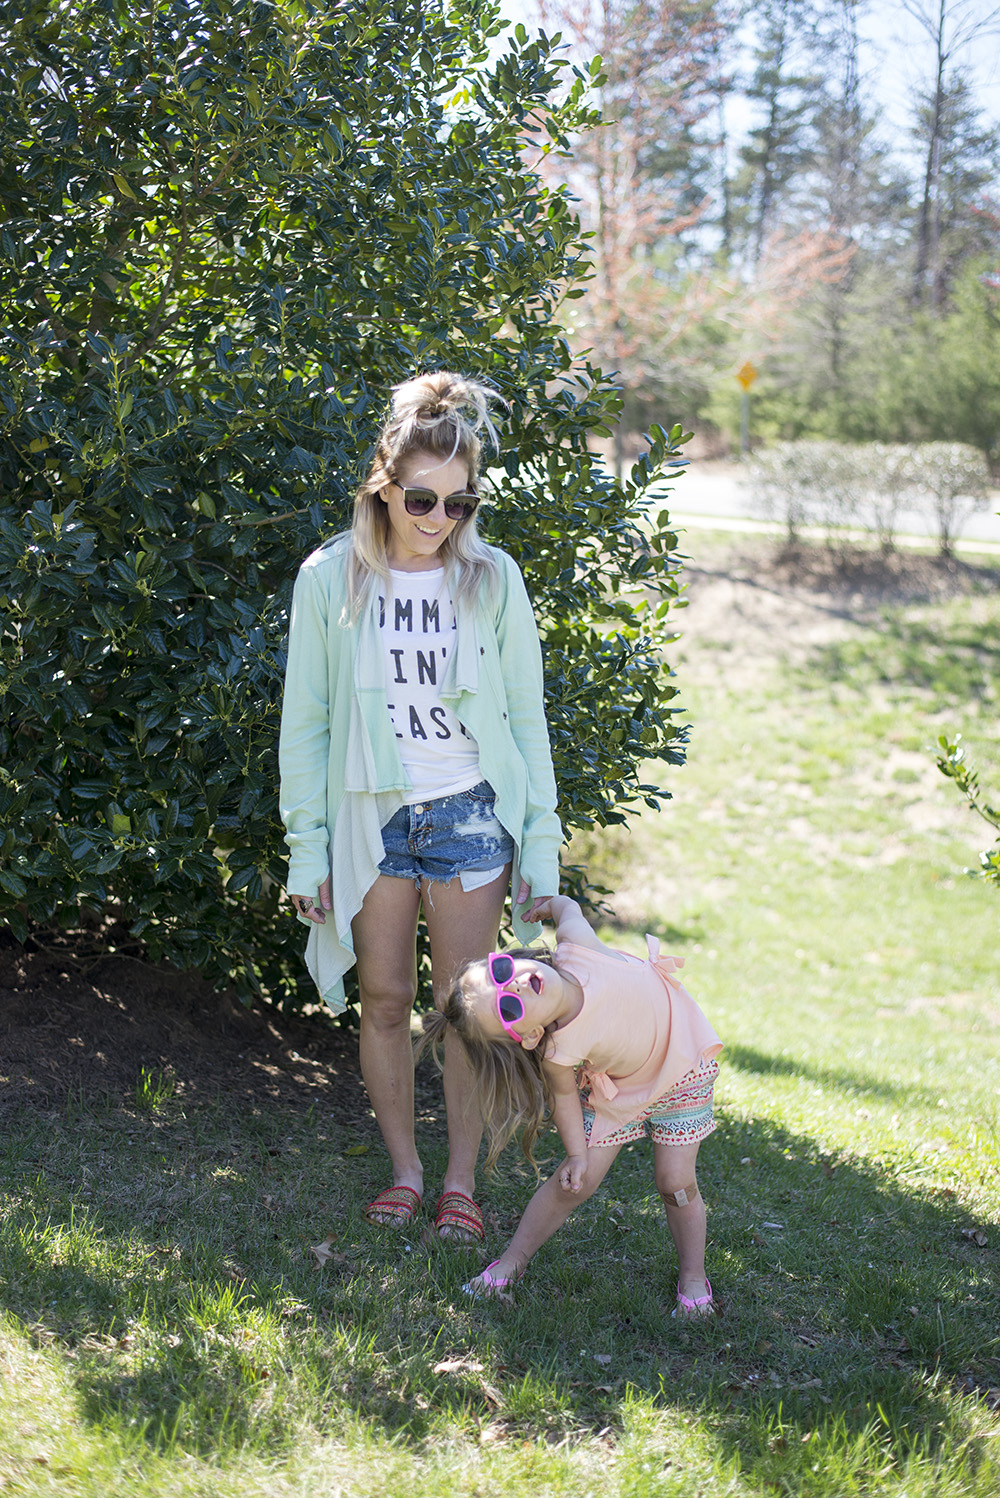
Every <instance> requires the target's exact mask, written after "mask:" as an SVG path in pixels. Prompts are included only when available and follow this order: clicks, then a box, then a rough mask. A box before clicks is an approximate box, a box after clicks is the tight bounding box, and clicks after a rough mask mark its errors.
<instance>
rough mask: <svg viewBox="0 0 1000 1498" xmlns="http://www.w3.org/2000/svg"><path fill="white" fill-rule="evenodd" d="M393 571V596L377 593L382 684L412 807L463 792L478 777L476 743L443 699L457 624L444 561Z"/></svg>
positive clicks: (407, 800)
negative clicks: (421, 569) (424, 568)
mask: <svg viewBox="0 0 1000 1498" xmlns="http://www.w3.org/2000/svg"><path fill="white" fill-rule="evenodd" d="M390 576H391V578H392V593H391V596H390V597H389V598H385V597H380V598H379V624H380V626H381V629H382V643H383V647H384V649H385V684H386V689H387V694H388V698H389V716H390V717H391V718H392V724H393V727H394V728H395V730H396V737H397V739H398V740H399V752H400V756H401V758H402V761H403V768H404V769H405V770H406V773H407V775H408V776H409V777H410V782H411V784H412V786H413V790H412V791H411V792H409V793H408V794H407V795H406V796H405V797H404V802H405V804H406V805H408V806H414V805H416V804H417V803H419V802H421V801H432V800H434V799H435V798H436V797H438V796H454V795H457V793H458V792H459V791H467V790H468V789H469V787H470V786H473V785H476V784H477V783H478V782H479V781H480V780H482V778H483V777H482V773H481V771H480V769H479V745H478V744H477V743H476V741H475V739H474V738H473V737H472V735H471V734H469V733H467V732H466V731H465V729H464V728H463V727H462V725H461V723H460V722H459V721H458V719H457V717H456V716H455V714H454V712H453V711H452V709H451V708H450V707H448V706H447V705H446V704H445V703H444V702H442V701H441V682H442V680H443V679H444V673H445V668H446V666H447V664H448V661H449V659H450V652H451V650H452V649H453V642H454V640H455V627H456V626H455V606H454V604H453V603H452V600H451V599H450V598H449V597H448V591H447V587H446V585H445V574H444V568H443V567H439V568H437V569H436V570H435V571H433V572H395V571H393V572H391V573H390Z"/></svg>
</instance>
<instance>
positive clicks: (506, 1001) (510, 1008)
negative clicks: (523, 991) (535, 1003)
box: [497, 993, 524, 1025]
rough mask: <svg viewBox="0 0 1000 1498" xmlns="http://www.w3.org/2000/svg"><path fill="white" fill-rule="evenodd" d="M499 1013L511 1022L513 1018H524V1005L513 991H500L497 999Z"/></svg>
mask: <svg viewBox="0 0 1000 1498" xmlns="http://www.w3.org/2000/svg"><path fill="white" fill-rule="evenodd" d="M497 1003H498V1005H499V1007H500V1013H501V1014H502V1015H503V1017H504V1019H505V1020H506V1021H507V1023H508V1024H509V1025H510V1024H513V1023H514V1021H515V1020H519V1019H524V1005H523V1004H522V1003H521V1000H520V999H519V998H518V997H517V994H514V993H502V994H501V995H500V997H499V999H498V1000H497Z"/></svg>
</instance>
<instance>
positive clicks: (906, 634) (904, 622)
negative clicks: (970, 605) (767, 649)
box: [799, 612, 1000, 707]
mask: <svg viewBox="0 0 1000 1498" xmlns="http://www.w3.org/2000/svg"><path fill="white" fill-rule="evenodd" d="M799 669H800V671H801V672H802V673H803V674H806V675H808V677H809V678H810V679H812V678H813V677H815V676H818V677H820V678H821V679H822V680H824V681H828V682H835V683H840V684H844V685H848V686H853V687H856V688H858V687H865V686H869V685H871V684H872V683H873V682H879V683H881V684H883V685H888V686H896V687H902V688H906V689H907V690H909V691H911V692H920V693H923V694H925V695H926V696H927V697H928V699H929V703H928V705H929V706H930V707H933V706H935V705H940V706H954V705H955V704H956V703H967V702H974V701H980V702H982V701H989V700H991V699H995V698H996V696H997V693H998V691H1000V634H998V624H997V621H996V620H985V621H982V622H978V623H977V622H974V621H972V620H969V619H967V618H966V619H961V620H958V619H954V620H951V621H948V620H947V619H943V618H942V617H941V616H940V614H936V615H935V618H934V620H933V621H932V622H929V621H924V620H920V619H912V618H907V617H906V616H905V615H900V614H898V613H894V612H893V613H886V614H884V615H883V616H882V618H881V620H880V622H879V628H878V632H877V633H872V634H870V635H866V636H865V637H864V638H860V639H851V640H840V641H836V642H831V643H829V644H826V645H821V646H818V647H817V648H815V649H814V650H813V651H812V652H811V653H810V655H809V658H808V661H807V663H806V664H805V665H804V666H802V667H800V668H799Z"/></svg>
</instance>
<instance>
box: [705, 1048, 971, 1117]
mask: <svg viewBox="0 0 1000 1498" xmlns="http://www.w3.org/2000/svg"><path fill="white" fill-rule="evenodd" d="M725 1059H726V1064H727V1065H728V1066H732V1067H735V1069H736V1070H737V1071H742V1072H752V1073H755V1074H757V1075H759V1076H768V1077H801V1078H803V1079H804V1080H806V1081H809V1082H816V1083H818V1084H819V1085H820V1086H821V1087H831V1088H835V1089H836V1090H837V1091H839V1092H844V1093H846V1094H847V1095H848V1097H851V1098H862V1097H872V1098H882V1099H884V1100H885V1101H886V1102H889V1103H899V1104H900V1105H901V1106H902V1105H904V1104H906V1103H913V1102H922V1103H924V1104H929V1105H930V1106H932V1107H933V1106H934V1105H935V1104H936V1102H937V1100H938V1098H939V1097H940V1095H941V1089H940V1088H937V1089H935V1090H934V1091H931V1090H930V1089H928V1088H925V1087H915V1086H901V1085H894V1084H893V1083H892V1082H882V1081H879V1080H878V1079H877V1078H875V1077H870V1076H865V1074H864V1073H863V1072H859V1071H847V1070H844V1069H843V1068H841V1067H837V1066H809V1065H807V1064H806V1063H805V1062H803V1061H797V1060H792V1059H791V1058H790V1057H786V1056H769V1055H768V1054H767V1053H766V1052H764V1051H756V1050H754V1048H753V1047H752V1046H746V1045H727V1046H726V1051H725Z"/></svg>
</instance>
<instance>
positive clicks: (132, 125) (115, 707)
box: [0, 0, 683, 1004]
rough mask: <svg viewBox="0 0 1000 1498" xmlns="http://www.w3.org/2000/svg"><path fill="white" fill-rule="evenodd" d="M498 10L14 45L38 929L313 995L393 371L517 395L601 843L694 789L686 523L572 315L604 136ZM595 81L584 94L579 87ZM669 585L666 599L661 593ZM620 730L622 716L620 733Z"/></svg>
mask: <svg viewBox="0 0 1000 1498" xmlns="http://www.w3.org/2000/svg"><path fill="white" fill-rule="evenodd" d="M495 14H496V12H495V8H494V7H493V6H492V4H490V3H476V0H473V3H472V4H471V5H470V6H468V7H464V8H462V9H461V10H459V9H455V10H448V9H445V8H441V9H439V8H430V9H429V8H427V7H424V6H422V5H421V4H419V3H418V0H402V3H393V4H389V3H388V0H363V3H360V4H354V5H351V6H346V7H343V6H336V5H333V4H327V3H317V4H308V3H305V4H304V3H299V0H294V3H293V0H273V3H268V4H265V3H251V0H229V3H225V4H223V3H221V0H194V3H191V0H162V3H159V4H157V5H156V6H151V7H142V8H139V7H129V6H123V5H121V4H117V3H114V4H113V3H111V0H62V3H59V4H56V3H49V4H39V3H35V4H30V3H29V4H28V5H27V6H26V7H25V8H24V9H23V11H22V13H21V18H20V19H19V20H18V21H17V22H16V23H15V24H13V25H12V26H11V27H10V28H9V30H8V32H7V34H6V36H5V48H4V52H3V56H2V58H0V163H2V165H0V259H2V275H3V279H4V283H5V286H6V287H7V289H8V292H9V314H10V315H9V319H8V327H7V331H6V332H5V334H4V335H3V343H2V366H0V493H2V499H0V607H2V610H3V614H2V625H0V628H2V666H0V697H2V699H3V712H2V715H0V840H2V841H0V909H2V910H3V912H4V914H5V916H6V918H7V920H8V921H9V923H10V925H11V927H12V929H13V930H14V932H15V934H16V935H17V936H18V937H19V938H20V939H22V940H24V939H25V938H26V937H27V936H28V935H29V934H34V935H35V936H36V937H38V938H39V939H42V938H44V933H45V932H47V931H51V930H52V929H53V928H54V927H55V926H57V925H65V926H76V925H78V924H79V923H80V921H81V919H84V920H86V921H89V923H90V924H91V926H92V927H93V928H94V930H95V931H96V933H97V939H98V941H99V942H103V943H105V944H106V943H108V942H115V943H119V942H121V941H131V942H135V943H140V944H141V946H142V949H143V950H144V951H146V952H147V953H148V954H149V955H150V956H151V957H153V958H154V959H158V958H161V957H164V958H169V959H170V960H171V961H173V962H174V963H176V964H177V965H178V966H180V967H182V968H187V967H199V968H201V969H202V970H203V972H204V973H205V974H206V975H207V976H208V977H210V978H211V979H212V980H213V981H215V982H216V983H218V984H224V983H229V982H234V983H235V984H236V986H237V988H238V989H239V991H240V992H241V993H242V994H243V995H245V996H249V995H251V994H253V993H262V994H263V995H265V996H266V997H268V998H271V999H272V1000H273V999H280V1000H282V1001H283V1002H285V1003H288V1004H292V1003H296V1002H299V1001H300V1000H302V999H303V998H305V997H308V996H309V995H308V994H307V992H306V990H305V988H304V987H303V986H300V974H301V965H300V958H299V955H298V948H299V946H300V942H299V940H298V937H299V934H300V933H299V932H298V929H297V928H296V927H295V925H294V923H293V922H292V920H291V919H290V917H289V916H288V915H287V914H285V913H284V912H283V910H282V907H281V898H280V886H281V882H282V879H283V873H284V857H283V844H282V836H281V828H280V826H279V824H278V821H277V817H276V778H277V772H276V756H275V741H276V728H277V715H278V709H279V701H280V692H281V679H282V670H283V664H284V661H283V648H284V634H285V629H286V617H287V616H286V611H287V605H288V601H289V596H290V589H291V583H292V580H293V577H294V574H295V571H296V568H297V566H298V563H299V561H300V560H301V558H302V557H303V556H305V555H306V554H307V553H308V552H309V551H310V550H311V549H312V548H313V547H314V546H315V545H316V544H317V543H318V541H320V540H321V539H323V538H324V537H326V536H328V535H329V534H331V533H332V532H334V531H336V530H338V529H340V528H341V527H343V525H344V524H345V523H346V520H347V518H348V514H349V502H350V498H351V494H352V490H353V487H354V485H355V483H356V481H357V478H358V477H359V473H360V469H361V468H362V467H363V466H364V462H365V458H366V454H367V451H368V450H369V449H370V445H371V443H372V440H373V436H374V432H375V429H376V426H377V423H378V420H379V418H380V416H381V414H382V409H383V406H384V402H385V398H386V396H387V394H388V390H389V387H390V386H391V385H392V384H394V383H395V382H396V381H398V380H400V379H403V378H405V377H406V376H408V375H409V374H411V373H412V372H413V371H414V370H416V369H419V368H434V367H443V366H452V367H454V366H458V367H460V368H463V369H467V370H469V371H470V372H473V373H475V374H477V375H479V376H484V377H486V378H487V379H489V380H491V381H492V382H493V383H494V384H495V385H496V386H497V388H498V389H499V390H500V391H501V392H502V393H503V394H504V395H505V396H506V397H507V398H508V399H509V400H510V401H511V403H512V417H511V422H510V435H509V447H508V450H507V453H506V454H505V457H504V459H503V469H502V472H501V473H499V475H498V477H497V483H496V492H495V503H494V505H493V506H492V507H491V508H490V509H489V512H488V515H489V518H488V524H487V529H488V532H489V534H490V535H491V537H492V538H493V539H495V540H496V541H497V542H498V543H499V544H500V545H503V546H505V547H507V548H509V550H510V551H511V552H512V553H513V554H514V555H515V556H516V557H517V558H518V560H519V561H520V562H521V564H522V566H523V567H524V569H525V573H526V577H527V581H528V586H529V589H530V590H531V592H532V593H533V595H534V600H535V603H536V606H537V610H538V616H539V620H540V623H541V627H542V631H543V636H544V639H545V646H546V655H547V671H548V680H549V691H550V704H549V708H550V720H551V724H552V737H553V747H554V754H555V760H556V770H557V775H558V777H559V781H560V786H561V790H562V797H563V801H562V807H561V811H562V814H563V817H564V819H565V821H566V823H567V825H568V826H569V827H573V826H579V825H588V824H590V823H592V822H597V823H605V822H614V821H617V820H620V819H621V818H622V816H623V815H624V812H623V809H622V808H623V805H624V804H625V803H628V802H629V801H634V800H635V799H636V798H638V797H644V798H645V799H646V800H647V801H648V802H649V803H650V804H651V805H657V804H659V803H660V802H661V801H662V799H663V798H664V797H665V796H666V795H667V794H668V793H667V792H666V791H664V790H663V789H661V788H660V786H659V785H654V784H644V783H640V779H639V766H640V764H641V763H642V762H643V761H644V760H661V761H666V762H671V763H679V762H680V761H681V760H682V758H683V733H682V731H680V730H679V729H678V728H677V727H676V726H675V724H674V721H673V716H672V709H671V707H670V706H669V701H670V698H671V697H672V696H673V687H672V686H671V685H670V683H669V679H668V678H669V675H670V672H669V669H668V668H667V666H666V665H665V664H664V662H663V659H662V655H661V647H662V644H663V642H664V640H665V639H667V638H669V636H668V635H667V633H666V631H667V623H666V618H665V615H666V610H667V607H668V604H669V601H670V599H671V597H672V596H673V595H674V594H675V593H676V591H677V581H676V565H675V563H674V562H673V561H672V560H671V551H672V548H673V546H674V545H675V538H674V537H673V535H672V534H671V532H670V530H669V521H668V517H667V515H666V513H665V512H660V513H659V514H656V515H653V514H651V513H649V511H650V502H649V500H648V498H647V489H648V488H649V486H650V484H651V483H653V482H654V481H655V480H656V479H658V478H660V477H661V476H662V473H663V470H664V466H665V465H669V463H670V461H671V459H676V457H677V452H676V442H677V440H678V439H679V438H680V437H681V431H680V428H679V427H675V428H674V430H673V431H672V432H671V433H670V435H669V436H668V435H667V434H666V433H665V432H664V431H662V430H660V429H658V428H657V429H654V431H653V433H652V439H651V449H650V453H649V455H648V456H647V457H646V458H644V459H643V460H641V461H640V463H639V464H638V465H637V466H636V468H635V469H634V470H633V474H632V479H631V481H630V482H628V483H626V484H625V485H624V486H623V487H622V486H620V485H617V484H615V483H614V482H612V481H611V480H609V479H608V478H607V477H606V476H605V475H604V474H603V473H602V472H601V470H600V468H599V466H595V464H594V462H593V461H592V459H591V457H590V454H589V451H588V440H589V439H590V438H591V437H592V436H593V435H594V434H595V433H597V434H606V432H607V423H608V422H609V421H610V420H613V418H614V416H615V414H616V412H617V410H618V407H619V397H618V395H617V393H616V391H615V390H614V388H613V387H612V385H611V383H610V381H609V380H608V379H607V378H605V376H604V375H603V374H602V373H601V371H599V370H596V369H593V368H591V367H590V366H589V365H583V366H582V367H581V366H577V365H575V364H574V363H573V360H572V357H571V353H570V350H569V347H568V345H567V342H566V339H565V338H564V336H563V333H562V331H561V328H560V326H559V324H558V320H557V309H558V305H559V302H560V300H561V298H562V296H563V295H564V293H565V294H568V295H570V296H572V295H573V291H572V290H570V291H569V292H568V293H566V287H567V285H568V284H570V283H571V282H572V279H573V278H574V277H575V276H578V275H579V274H581V273H582V272H583V270H584V268H585V266H584V261H583V260H582V258H581V257H582V253H583V252H582V250H581V247H580V244H579V242H578V238H577V234H578V228H577V224H576V221H575V220H574V218H573V216H572V213H571V212H570V210H569V208H568V206H567V202H566V198H565V196H564V195H563V194H562V193H561V192H559V191H553V190H551V189H550V188H547V187H546V186H545V185H544V184H543V183H542V182H541V181H540V179H539V177H538V176H537V175H536V173H535V172H534V170H533V168H532V166H531V164H530V161H531V159H532V158H534V159H537V156H538V153H539V152H540V151H542V152H544V151H548V150H559V149H561V148H562V144H563V143H564V142H565V139H566V132H567V131H568V130H570V129H574V130H575V129H578V128H581V127H582V126H584V125H586V124H587V123H588V122H590V121H592V115H591V114H590V113H589V110H588V107H587V105H586V103H585V99H584V95H585V80H584V79H583V78H582V77H579V76H577V77H575V78H573V79H572V81H571V83H570V86H569V87H568V88H566V87H564V86H562V83H561V73H560V68H561V66H562V65H561V64H560V63H559V62H558V60H557V59H556V58H555V56H554V54H553V49H552V46H551V44H550V43H549V42H547V41H546V40H545V39H544V38H543V39H539V40H537V41H533V42H529V41H528V39H527V36H526V34H525V32H524V31H523V29H520V28H519V30H518V34H517V37H516V39H515V40H513V41H512V42H511V43H510V45H509V46H508V48H507V50H506V51H505V52H504V53H503V54H502V55H500V56H499V57H498V58H496V59H495V60H494V61H492V62H487V56H488V50H489V46H490V43H491V41H492V39H493V37H494V36H495V34H496V32H497V30H498V25H497V23H496V21H495ZM557 84H558V85H559V89H558V100H557V98H556V92H557ZM647 598H650V599H651V600H652V602H651V603H647ZM598 725H600V732H597V731H595V730H596V729H597V726H598Z"/></svg>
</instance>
